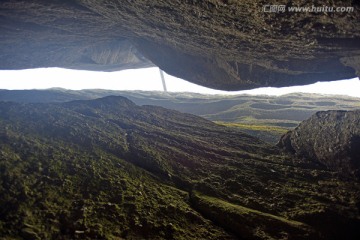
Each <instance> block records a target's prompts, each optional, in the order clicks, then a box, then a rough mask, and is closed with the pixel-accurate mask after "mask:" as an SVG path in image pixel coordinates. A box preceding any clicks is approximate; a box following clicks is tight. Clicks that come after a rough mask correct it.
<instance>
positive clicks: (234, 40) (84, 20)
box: [0, 0, 360, 90]
mask: <svg viewBox="0 0 360 240" xmlns="http://www.w3.org/2000/svg"><path fill="white" fill-rule="evenodd" d="M274 4H275V3H274ZM276 4H280V5H283V6H285V7H286V10H285V12H284V13H279V12H278V13H274V12H267V11H264V8H266V6H267V5H269V2H268V1H264V0H257V1H254V0H242V1H232V0H206V1H193V0H180V1H164V0H156V1H145V0H129V1H117V0H106V1H97V0H74V1H69V0H68V1H59V0H26V1H24V0H6V1H1V2H0V31H1V36H0V53H1V54H0V62H1V65H0V68H1V69H23V68H38V67H64V68H74V69H90V70H95V71H116V70H121V69H126V68H139V67H149V66H154V65H157V66H159V67H160V68H162V69H164V70H165V71H166V72H168V73H170V74H172V75H175V76H177V77H181V78H184V79H186V80H188V81H191V82H194V83H197V84H200V85H204V86H208V87H212V88H217V89H227V90H238V89H249V88H255V87H260V86H292V85H303V84H309V83H313V82H316V81H330V80H338V79H346V78H352V77H355V76H356V75H357V76H359V72H360V69H359V66H360V64H359V59H360V45H359V42H360V41H359V39H360V25H359V24H358V21H359V19H360V11H359V4H358V3H357V1H352V0H342V1H336V2H334V1H332V0H319V1H313V0H306V1H303V0H291V1H290V0H281V1H277V2H276ZM313 6H314V7H319V6H320V7H322V6H327V7H334V9H335V8H336V7H352V8H353V9H352V11H351V12H314V11H313V12H311V11H308V12H306V11H305V12H290V11H289V9H288V8H290V7H309V8H312V7H313ZM265 10H269V6H268V8H266V9H265Z"/></svg>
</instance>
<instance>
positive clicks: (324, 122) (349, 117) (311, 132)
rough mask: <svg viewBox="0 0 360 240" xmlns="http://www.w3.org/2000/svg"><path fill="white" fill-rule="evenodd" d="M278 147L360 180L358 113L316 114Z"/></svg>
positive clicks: (286, 135)
mask: <svg viewBox="0 0 360 240" xmlns="http://www.w3.org/2000/svg"><path fill="white" fill-rule="evenodd" d="M278 146H280V147H281V148H283V149H285V150H286V151H288V152H291V153H294V154H296V155H298V156H300V157H303V158H306V159H309V160H312V161H315V162H318V163H321V164H322V165H324V166H326V167H327V168H328V169H332V170H335V171H339V172H342V173H345V174H352V175H356V176H358V177H360V110H356V111H323V112H317V113H316V114H314V115H313V116H312V117H310V118H309V119H308V120H305V121H303V122H302V123H300V125H299V126H298V127H296V128H295V129H294V130H293V131H291V132H288V133H286V134H285V135H283V136H282V138H281V139H280V141H279V143H278Z"/></svg>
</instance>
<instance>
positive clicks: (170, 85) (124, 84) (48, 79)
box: [0, 68, 360, 98]
mask: <svg viewBox="0 0 360 240" xmlns="http://www.w3.org/2000/svg"><path fill="white" fill-rule="evenodd" d="M0 76H1V77H0V89H11V90H14V89H47V88H54V87H59V88H66V89H72V90H81V89H111V90H143V91H163V90H164V85H163V82H162V79H161V77H160V74H159V69H158V68H145V69H136V70H134V69H129V70H123V71H119V72H92V71H82V70H70V69H61V68H39V69H27V70H2V71H0ZM164 76H165V79H166V88H167V91H168V92H195V93H202V94H225V95H235V94H251V95H260V94H261V95H283V94H288V93H292V92H305V93H319V94H336V95H348V96H353V97H359V98H360V81H359V79H358V78H353V79H348V80H340V81H334V82H318V83H315V84H311V85H306V86H296V87H284V88H259V89H254V90H246V91H235V92H226V91H220V90H213V89H209V88H205V87H202V86H199V85H196V84H193V83H190V82H187V81H185V80H182V79H179V78H176V77H173V76H171V75H168V74H166V73H165V72H164Z"/></svg>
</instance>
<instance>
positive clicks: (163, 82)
mask: <svg viewBox="0 0 360 240" xmlns="http://www.w3.org/2000/svg"><path fill="white" fill-rule="evenodd" d="M159 71H160V76H161V82H162V85H163V89H164V92H167V89H166V83H165V77H164V72H163V70H161V69H160V68H159Z"/></svg>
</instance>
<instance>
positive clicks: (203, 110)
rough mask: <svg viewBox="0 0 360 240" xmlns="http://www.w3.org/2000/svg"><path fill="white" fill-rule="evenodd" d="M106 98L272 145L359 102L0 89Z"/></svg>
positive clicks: (43, 98)
mask: <svg viewBox="0 0 360 240" xmlns="http://www.w3.org/2000/svg"><path fill="white" fill-rule="evenodd" d="M109 95H114V96H124V97H126V98H128V99H130V100H131V101H133V102H134V103H136V104H138V105H155V106H162V107H165V108H168V109H174V110H177V111H180V112H183V113H191V114H195V115H198V116H201V117H204V118H206V119H208V120H211V121H215V122H217V123H219V124H223V125H227V126H231V127H236V128H239V129H241V130H242V131H244V132H246V133H248V134H251V135H254V136H256V137H259V138H261V139H263V140H265V141H267V142H270V143H273V144H274V143H276V142H277V141H278V140H279V139H280V137H281V135H282V134H284V133H285V132H287V131H288V130H290V129H293V128H294V127H296V126H297V125H298V124H299V123H300V122H301V121H303V120H305V119H307V118H309V117H310V116H311V115H313V114H314V113H316V112H318V111H325V110H354V109H359V108H360V99H359V98H352V97H347V96H333V95H329V96H326V95H319V94H308V93H306V94H305V93H294V94H288V95H283V96H279V97H275V96H250V95H236V96H229V95H226V96H225V95H202V94H196V93H164V92H144V91H111V90H81V91H72V90H65V89H59V88H56V89H48V90H13V91H9V90H0V101H14V102H25V103H30V102H31V103H35V102H48V103H50V102H67V101H72V100H89V99H95V98H100V97H105V96H109Z"/></svg>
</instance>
